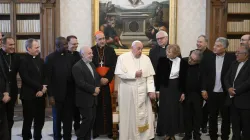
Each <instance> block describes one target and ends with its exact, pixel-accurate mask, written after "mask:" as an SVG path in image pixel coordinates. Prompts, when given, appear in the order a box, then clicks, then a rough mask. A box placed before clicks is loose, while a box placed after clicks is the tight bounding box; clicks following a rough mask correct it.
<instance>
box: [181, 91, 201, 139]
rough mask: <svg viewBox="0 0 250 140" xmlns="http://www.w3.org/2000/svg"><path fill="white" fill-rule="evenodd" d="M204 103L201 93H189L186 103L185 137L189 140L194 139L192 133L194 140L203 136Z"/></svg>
mask: <svg viewBox="0 0 250 140" xmlns="http://www.w3.org/2000/svg"><path fill="white" fill-rule="evenodd" d="M202 101H203V100H202V97H201V95H200V93H195V92H193V93H187V96H186V99H185V101H184V116H185V120H184V123H185V136H186V137H187V138H190V139H191V138H192V132H193V136H194V139H195V138H200V136H201V134H200V126H201V122H202Z"/></svg>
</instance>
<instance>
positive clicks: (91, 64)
mask: <svg viewBox="0 0 250 140" xmlns="http://www.w3.org/2000/svg"><path fill="white" fill-rule="evenodd" d="M89 64H90V66H91V68H92V70H93V74H94V79H95V78H96V77H97V75H96V72H95V67H94V64H93V63H92V62H90V63H89Z"/></svg>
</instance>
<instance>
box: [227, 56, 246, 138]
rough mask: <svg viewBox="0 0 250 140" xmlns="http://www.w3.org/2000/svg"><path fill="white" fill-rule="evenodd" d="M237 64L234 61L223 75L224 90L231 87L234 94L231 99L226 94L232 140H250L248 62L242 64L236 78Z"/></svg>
mask: <svg viewBox="0 0 250 140" xmlns="http://www.w3.org/2000/svg"><path fill="white" fill-rule="evenodd" d="M239 64H240V63H239V62H237V61H234V62H233V63H232V65H231V67H230V68H229V70H228V72H227V74H226V75H225V79H224V80H225V88H226V89H227V90H228V89H229V88H231V87H233V88H234V89H235V93H236V94H235V95H234V97H233V98H230V97H229V94H228V95H227V100H226V103H227V104H228V105H231V110H230V111H231V120H232V132H233V137H232V140H250V61H249V60H247V61H246V62H245V63H244V65H243V66H242V68H241V69H240V71H239V73H238V75H237V76H236V72H237V69H238V66H239ZM241 128H242V136H243V139H241V138H240V134H241Z"/></svg>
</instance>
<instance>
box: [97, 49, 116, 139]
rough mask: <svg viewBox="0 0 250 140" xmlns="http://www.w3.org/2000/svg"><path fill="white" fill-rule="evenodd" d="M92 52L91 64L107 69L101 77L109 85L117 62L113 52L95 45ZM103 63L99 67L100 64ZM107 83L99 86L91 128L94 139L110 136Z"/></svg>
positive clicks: (109, 96)
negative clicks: (95, 112)
mask: <svg viewBox="0 0 250 140" xmlns="http://www.w3.org/2000/svg"><path fill="white" fill-rule="evenodd" d="M92 51H93V55H94V56H93V61H92V62H93V64H94V65H95V67H96V68H98V67H102V66H103V67H108V68H109V70H108V72H107V73H106V75H104V76H101V77H102V78H107V79H108V80H109V83H110V82H111V81H112V80H113V78H114V71H115V66H116V61H117V56H116V53H115V50H114V49H113V48H112V47H110V46H108V45H106V46H104V47H103V49H100V47H98V46H97V45H95V46H93V47H92ZM101 62H103V64H102V65H101V64H100V63H101ZM99 76H100V75H99ZM109 83H108V84H107V85H101V92H100V94H99V96H98V106H97V114H96V121H95V124H94V128H93V133H94V134H93V136H94V137H96V136H98V135H99V134H107V135H108V136H109V137H111V136H112V125H113V121H112V106H111V95H110V87H109Z"/></svg>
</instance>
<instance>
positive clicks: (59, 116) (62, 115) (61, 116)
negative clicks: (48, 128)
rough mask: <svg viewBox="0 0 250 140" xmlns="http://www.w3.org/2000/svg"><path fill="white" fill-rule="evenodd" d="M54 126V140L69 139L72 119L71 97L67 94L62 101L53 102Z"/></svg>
mask: <svg viewBox="0 0 250 140" xmlns="http://www.w3.org/2000/svg"><path fill="white" fill-rule="evenodd" d="M55 108H56V128H55V131H56V133H54V140H61V138H62V137H63V139H64V140H71V132H72V119H73V112H74V108H73V97H70V96H67V97H66V98H65V101H64V102H58V101H56V102H55ZM61 123H63V136H62V135H61Z"/></svg>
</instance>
